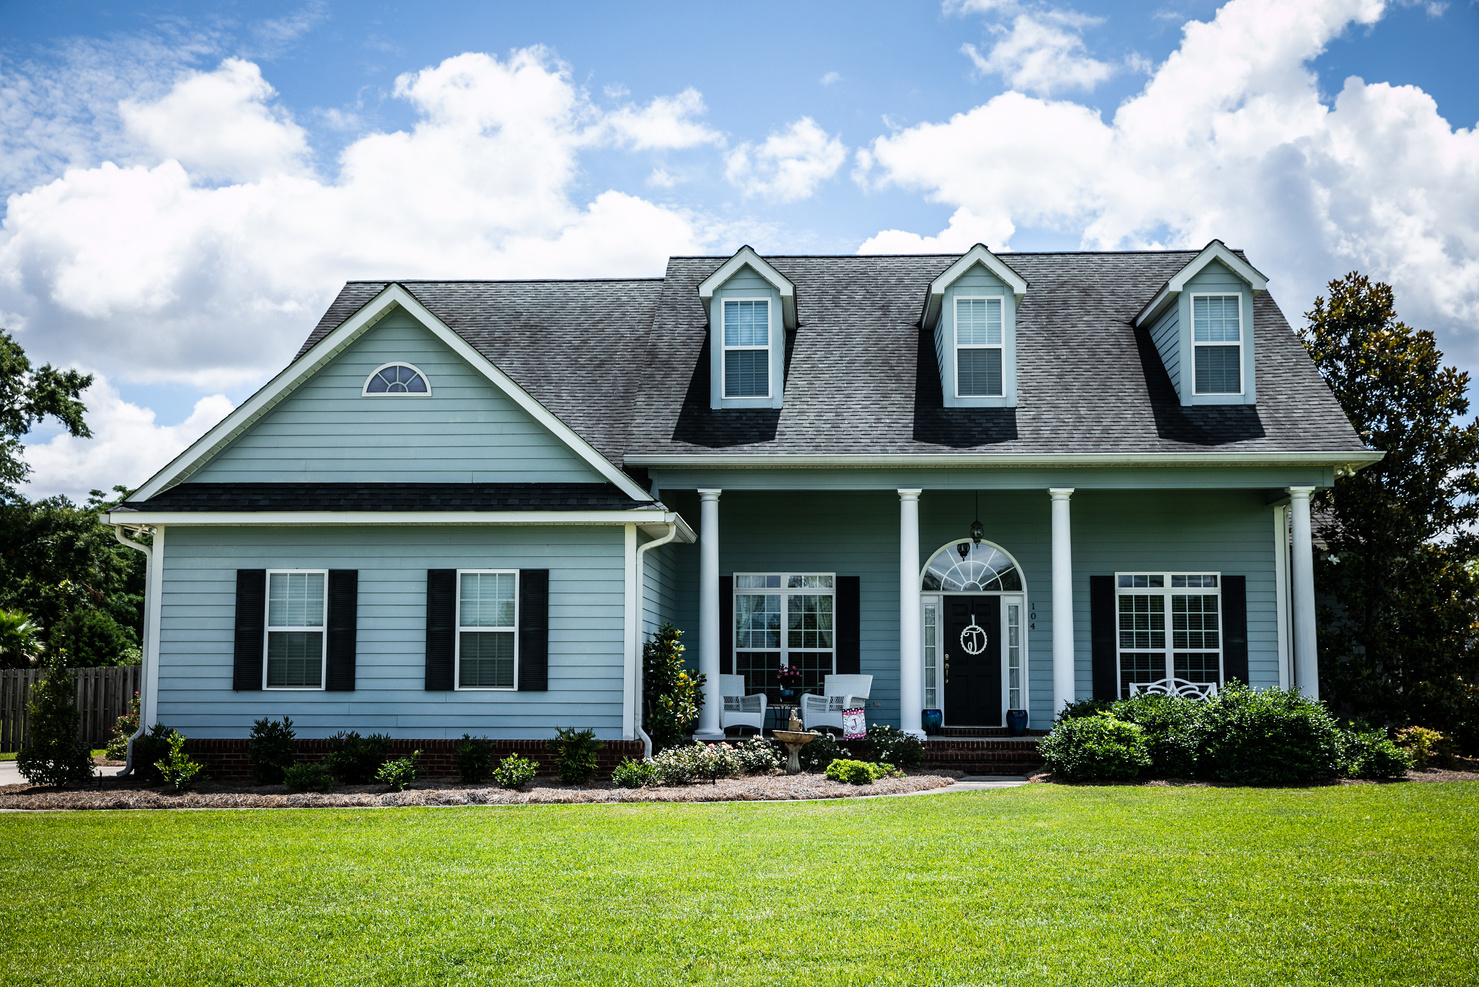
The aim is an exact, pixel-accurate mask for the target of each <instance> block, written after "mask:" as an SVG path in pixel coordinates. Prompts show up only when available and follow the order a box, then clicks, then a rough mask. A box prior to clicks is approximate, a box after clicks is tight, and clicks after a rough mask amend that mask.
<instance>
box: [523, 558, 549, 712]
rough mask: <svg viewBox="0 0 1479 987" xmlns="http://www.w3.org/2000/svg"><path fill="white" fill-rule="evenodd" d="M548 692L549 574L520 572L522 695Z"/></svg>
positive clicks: (524, 570)
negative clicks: (524, 693)
mask: <svg viewBox="0 0 1479 987" xmlns="http://www.w3.org/2000/svg"><path fill="white" fill-rule="evenodd" d="M548 690H549V570H548V569H522V570H520V571H519V691H520V692H547V691H548Z"/></svg>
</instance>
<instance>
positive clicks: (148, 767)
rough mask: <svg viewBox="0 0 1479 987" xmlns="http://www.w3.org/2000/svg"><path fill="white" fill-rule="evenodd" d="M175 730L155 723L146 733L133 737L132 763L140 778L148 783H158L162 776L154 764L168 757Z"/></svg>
mask: <svg viewBox="0 0 1479 987" xmlns="http://www.w3.org/2000/svg"><path fill="white" fill-rule="evenodd" d="M174 736H175V731H174V730H173V729H171V728H170V727H167V726H165V725H164V724H163V723H156V724H154V725H153V726H152V727H150V728H149V730H148V732H147V733H143V734H140V735H139V736H138V737H136V738H135V739H134V753H133V765H134V771H136V772H138V775H139V777H140V778H142V779H144V781H146V782H148V783H150V784H155V785H157V784H160V783H162V782H163V781H164V776H163V775H162V774H160V773H159V769H158V768H156V767H155V766H154V765H155V764H157V763H158V762H159V761H162V760H164V759H165V758H166V757H169V748H170V741H171V740H172V739H173V738H174Z"/></svg>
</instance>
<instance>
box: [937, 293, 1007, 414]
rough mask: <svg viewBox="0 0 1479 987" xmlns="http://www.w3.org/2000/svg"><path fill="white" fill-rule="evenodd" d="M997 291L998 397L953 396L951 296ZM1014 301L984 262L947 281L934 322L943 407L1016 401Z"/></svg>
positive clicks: (1002, 404)
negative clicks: (999, 339)
mask: <svg viewBox="0 0 1479 987" xmlns="http://www.w3.org/2000/svg"><path fill="white" fill-rule="evenodd" d="M969 295H998V296H1000V297H1001V300H1002V302H1001V326H1002V340H1003V342H1004V344H1005V345H1004V347H1003V351H1002V385H1003V386H1002V390H1003V395H1002V396H1001V397H961V398H958V397H956V396H955V383H956V381H955V299H956V297H957V296H969ZM1016 324H1017V301H1016V297H1015V296H1014V295H1013V294H1012V289H1011V287H1010V286H1008V285H1007V283H1006V282H1004V281H1002V280H1001V279H1000V278H998V277H997V276H996V275H995V274H993V273H992V272H991V271H990V270H989V269H988V268H987V267H986V265H984V264H974V265H972V266H971V268H970V270H968V271H966V272H965V273H964V274H962V275H961V276H960V277H958V278H956V279H955V280H954V281H953V282H951V284H950V287H948V288H946V289H945V300H944V302H943V304H942V307H941V309H940V318H939V321H938V322H937V323H936V324H935V355H936V356H937V357H938V358H939V361H940V386H941V387H942V388H943V389H944V394H945V407H947V408H1001V407H1006V408H1012V407H1016V404H1017V333H1016Z"/></svg>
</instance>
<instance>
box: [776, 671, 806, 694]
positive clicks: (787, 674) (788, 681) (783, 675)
mask: <svg viewBox="0 0 1479 987" xmlns="http://www.w3.org/2000/svg"><path fill="white" fill-rule="evenodd" d="M776 680H777V681H779V682H780V684H781V688H782V689H799V688H800V687H801V668H800V666H798V665H782V666H781V670H780V671H779V672H777V673H776Z"/></svg>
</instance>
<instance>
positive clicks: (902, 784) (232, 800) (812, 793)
mask: <svg viewBox="0 0 1479 987" xmlns="http://www.w3.org/2000/svg"><path fill="white" fill-rule="evenodd" d="M954 774H958V772H950V773H929V774H915V775H910V776H909V777H907V778H885V779H881V780H879V781H875V782H874V783H873V784H871V785H849V784H846V783H844V782H840V781H829V780H828V779H827V778H825V777H823V776H822V775H819V774H799V775H791V776H787V775H752V776H750V777H747V778H726V779H721V780H720V781H718V782H717V783H715V784H703V783H700V784H694V785H682V786H677V787H673V788H635V789H634V788H614V787H612V786H611V785H610V784H598V785H590V786H573V785H562V784H560V783H559V782H558V781H555V780H553V779H545V778H536V779H535V780H534V781H533V782H531V783H530V785H529V786H528V788H527V789H525V790H523V791H509V790H507V789H503V788H488V787H484V786H481V785H459V784H456V783H452V782H447V781H443V780H428V781H419V782H416V783H414V784H412V785H411V786H410V787H409V788H407V789H406V790H405V791H404V792H387V791H386V790H385V786H384V785H345V786H341V787H339V788H336V789H334V790H333V791H331V792H327V793H324V794H320V793H318V792H300V793H290V792H289V791H288V790H287V788H285V787H284V786H282V785H261V786H251V785H235V784H229V785H228V784H216V783H213V782H203V783H201V784H200V785H198V786H196V788H195V789H194V790H193V791H190V792H185V793H184V794H180V795H177V794H175V793H174V792H172V791H170V790H169V789H167V788H149V787H145V786H143V785H141V784H139V783H138V782H136V781H133V780H131V779H127V778H124V779H117V780H114V779H104V780H103V781H102V783H101V786H100V787H98V788H89V789H67V790H61V789H55V788H40V787H33V786H30V785H5V786H0V809H316V808H336V807H366V808H370V807H379V806H418V805H420V806H442V805H561V804H573V803H583V802H761V801H778V800H790V799H836V798H856V797H858V796H860V795H904V794H908V793H910V792H922V791H928V790H930V789H933V788H943V787H945V786H947V785H951V784H954V777H953V775H954Z"/></svg>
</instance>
